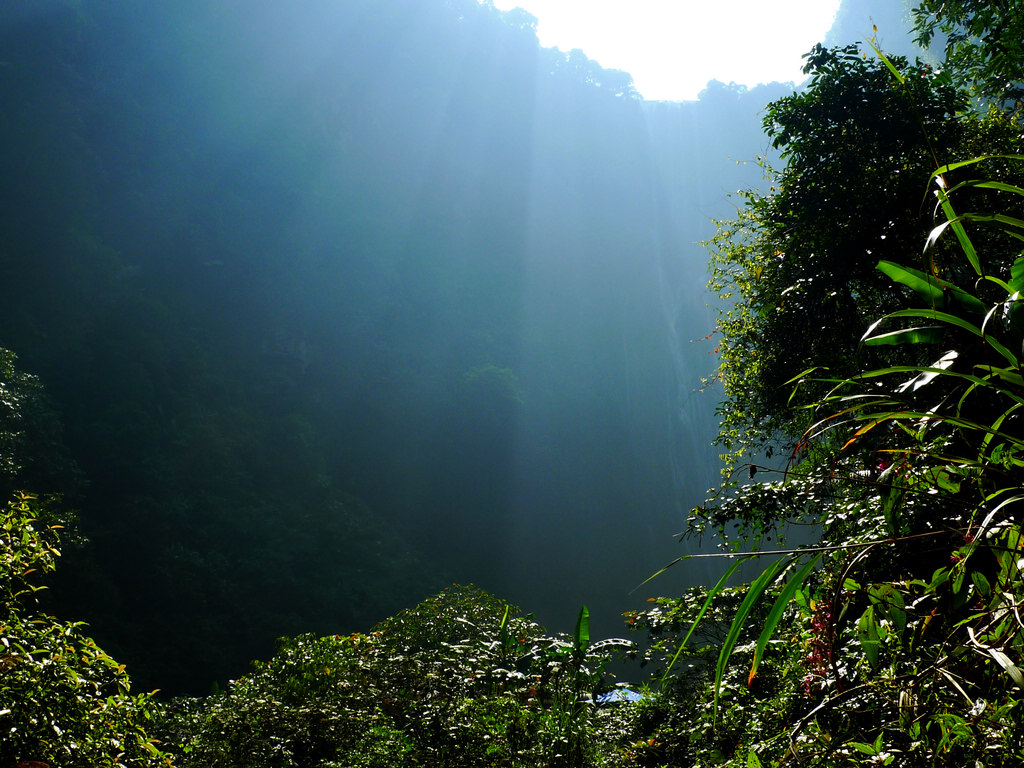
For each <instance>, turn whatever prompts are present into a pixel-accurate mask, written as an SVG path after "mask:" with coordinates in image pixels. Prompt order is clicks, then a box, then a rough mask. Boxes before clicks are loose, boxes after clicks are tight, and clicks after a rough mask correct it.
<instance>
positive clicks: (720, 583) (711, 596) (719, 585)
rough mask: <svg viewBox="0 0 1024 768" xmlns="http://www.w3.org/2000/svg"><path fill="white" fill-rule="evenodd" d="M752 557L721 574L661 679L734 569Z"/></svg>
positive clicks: (734, 571)
mask: <svg viewBox="0 0 1024 768" xmlns="http://www.w3.org/2000/svg"><path fill="white" fill-rule="evenodd" d="M753 557H756V555H750V556H748V557H744V558H743V559H741V560H737V561H736V562H735V563H733V564H732V565H731V566H729V569H728V570H727V571H726V572H725V573H724V574H722V578H720V579H719V580H718V583H717V584H715V586H714V587H712V588H711V589H710V590H709V591H708V596H707V599H706V600H705V601H704V605H702V606H701V608H700V611H698V612H697V617H696V618H695V619H694V620H693V624H691V625H690V631H689V632H687V633H686V637H684V638H683V642H681V643H680V644H679V648H678V649H677V650H676V652H675V655H673V656H672V661H671V662H669V665H668V667H667V668H666V669H665V676H664V678H663V679H667V678H668V673H669V672H671V671H672V667H674V666H675V665H676V660H677V659H678V658H679V654H681V653H682V652H683V649H684V648H685V647H686V644H687V643H688V642H689V641H690V636H691V635H692V634H693V633H694V630H696V629H697V626H698V625H699V624H700V620H701V619H703V618H704V614H705V613H707V610H708V608H710V607H711V603H712V602H713V601H714V599H715V598H716V597H718V593H719V592H721V591H722V588H723V587H725V585H726V584H727V583H728V581H729V579H731V578H732V575H733V574H734V573H736V569H737V568H739V567H740V566H741V565H742V564H743V563H745V562H747V560H750V559H752V558H753Z"/></svg>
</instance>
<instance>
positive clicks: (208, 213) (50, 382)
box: [0, 0, 768, 690]
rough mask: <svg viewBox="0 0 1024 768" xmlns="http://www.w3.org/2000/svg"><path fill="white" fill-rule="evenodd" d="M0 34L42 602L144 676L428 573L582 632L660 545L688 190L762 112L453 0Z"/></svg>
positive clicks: (698, 287)
mask: <svg viewBox="0 0 1024 768" xmlns="http://www.w3.org/2000/svg"><path fill="white" fill-rule="evenodd" d="M0 21H2V24H0V50H2V54H0V60H2V62H3V66H2V67H0V98H2V99H3V103H4V104H5V105H9V106H8V107H7V109H6V110H5V117H4V120H3V121H0V141H2V142H3V145H4V146H5V147H9V148H12V151H9V152H5V153H3V156H2V158H0V163H2V167H0V202H2V204H0V230H2V233H3V237H2V242H3V245H2V247H0V270H2V273H3V275H4V279H3V282H2V284H0V345H3V346H5V347H6V348H10V349H12V350H13V351H15V352H17V353H18V355H19V356H20V359H21V361H22V365H23V367H24V369H25V370H28V371H31V372H33V373H35V374H37V375H38V376H39V377H40V378H41V380H42V381H43V382H44V384H45V386H46V388H47V391H48V392H49V395H50V397H51V399H52V407H53V410H54V411H55V413H57V414H58V415H59V418H60V419H61V420H62V422H63V425H64V440H65V442H66V445H67V454H68V460H73V461H74V462H77V467H78V468H79V470H80V471H79V475H78V479H77V481H76V483H75V485H74V488H73V489H69V492H71V491H73V495H74V497H73V498H69V503H71V504H73V505H74V506H76V507H78V508H79V510H80V513H81V515H80V516H81V520H82V528H83V530H84V532H85V533H86V534H87V536H88V538H89V540H90V542H91V544H90V546H89V547H88V548H86V549H83V550H81V551H76V552H69V553H67V563H66V565H65V567H64V568H63V569H62V571H61V574H62V576H63V578H65V579H66V580H67V582H68V584H67V589H66V590H61V591H58V592H56V593H55V599H56V600H58V601H60V600H65V601H67V602H68V603H69V605H68V606H67V607H71V608H74V611H75V615H81V616H83V617H84V618H87V619H88V620H89V621H90V622H92V624H93V627H94V630H95V632H96V634H97V635H98V636H99V637H100V638H101V639H102V640H104V641H105V642H106V643H108V644H110V646H111V647H112V648H114V649H116V650H119V651H121V655H122V656H123V657H124V658H125V659H127V660H128V661H130V662H132V664H133V665H134V666H135V667H136V668H137V670H138V671H137V676H138V677H139V678H140V679H142V680H143V681H145V683H146V684H151V685H153V686H156V685H160V686H162V687H164V688H170V689H177V688H178V687H179V686H184V687H185V688H187V689H191V690H204V689H205V688H206V686H208V685H209V683H210V682H211V681H212V680H214V679H223V677H224V676H225V675H228V674H235V673H237V672H239V671H241V670H242V669H244V663H245V662H246V661H247V660H248V659H249V658H252V657H255V656H260V655H265V654H266V653H267V652H269V650H270V647H271V643H272V640H273V638H275V637H277V636H279V635H282V634H294V633H297V632H299V631H323V632H328V631H335V630H344V631H349V630H355V629H359V628H365V627H366V626H368V625H370V624H372V623H373V622H374V621H376V620H378V619H381V618H383V617H384V616H386V615H389V614H391V613H393V612H395V611H397V610H399V609H400V608H402V607H403V606H407V605H409V604H410V602H412V601H416V600H419V599H421V598H422V597H425V596H426V595H428V594H430V593H432V592H434V591H436V590H437V589H438V588H440V586H442V585H443V584H445V583H449V582H450V581H452V580H459V581H470V580H472V581H476V582H479V583H481V584H483V585H484V586H486V587H488V588H490V589H493V590H496V591H499V592H501V593H502V594H507V595H509V596H510V597H511V598H513V599H516V600H518V601H520V602H523V603H526V602H531V603H532V605H533V606H534V607H535V608H536V609H537V610H538V612H539V613H540V614H541V615H542V616H544V617H545V618H546V620H548V621H564V620H566V619H565V618H564V617H566V616H571V615H572V613H573V611H574V610H575V606H576V605H578V604H579V602H581V601H583V600H588V601H589V602H591V603H593V604H594V607H595V611H596V610H597V609H598V607H603V608H604V611H602V613H611V614H614V612H616V611H619V610H622V609H624V608H625V607H628V605H629V604H631V602H632V600H633V599H632V598H629V597H628V596H627V594H626V592H627V591H628V590H629V589H630V588H631V587H632V586H633V585H635V584H636V583H638V582H639V581H641V580H642V579H643V578H645V577H646V576H647V574H649V573H650V572H651V571H652V570H653V569H654V568H656V567H657V566H658V565H659V564H660V563H662V562H664V561H665V560H667V559H669V558H670V557H672V556H673V553H674V545H673V540H672V538H671V533H672V532H673V531H675V530H678V529H679V527H680V525H681V517H682V515H681V512H682V510H683V509H685V508H687V507H688V506H689V505H690V504H693V503H696V502H697V501H698V500H699V497H700V496H701V494H702V493H703V491H704V489H706V488H707V486H708V485H709V484H710V483H712V482H713V481H714V477H715V462H716V457H715V456H714V451H713V450H711V449H708V448H706V447H705V446H706V445H707V443H708V441H709V440H710V437H711V435H712V434H713V430H714V423H713V415H712V410H713V396H712V395H702V394H700V393H698V392H697V390H698V388H699V386H700V380H701V377H702V376H703V375H705V374H706V373H707V372H708V371H709V370H710V367H711V358H710V357H709V355H708V354H707V353H708V352H709V350H710V347H703V346H700V345H695V344H692V343H691V339H692V338H695V337H699V336H702V335H704V331H700V330H691V329H701V328H707V327H708V325H709V323H710V315H709V313H708V310H707V308H706V306H705V305H706V298H705V295H704V291H703V289H702V285H703V283H704V276H703V275H704V264H703V262H704V257H703V255H702V254H701V252H700V249H699V247H698V246H697V245H696V243H697V241H698V240H700V239H701V238H702V237H704V236H707V235H708V234H709V233H710V232H709V230H708V226H709V225H708V222H707V217H706V213H708V212H709V210H706V209H705V208H704V207H702V208H701V209H700V210H699V211H697V212H696V213H695V212H694V211H693V208H692V204H691V203H690V201H691V200H693V199H695V197H696V198H700V199H701V200H702V201H704V202H702V204H701V205H702V206H705V205H708V206H711V205H713V204H714V203H713V201H720V200H722V193H724V192H727V191H730V190H732V189H735V188H736V186H738V185H739V184H740V183H742V180H743V179H744V178H747V179H751V180H753V179H754V178H756V174H755V173H754V172H753V171H752V170H751V169H743V168H737V167H736V166H735V164H734V163H733V159H734V158H737V157H747V156H749V155H750V153H751V150H750V147H752V146H755V145H756V142H757V138H756V136H757V129H756V124H755V123H752V122H750V121H748V120H745V119H741V117H740V116H741V115H749V114H751V113H752V112H754V111H756V109H758V108H759V106H760V105H761V104H762V103H763V102H764V101H765V100H767V98H768V96H767V95H766V94H762V93H761V92H759V91H758V92H749V93H747V92H745V91H744V90H743V89H730V88H727V87H724V86H721V85H720V84H719V85H717V86H714V87H713V88H712V89H711V90H709V91H708V94H707V98H708V100H707V103H706V104H705V102H703V101H702V102H697V103H693V104H684V105H664V106H662V107H656V108H655V107H653V106H652V105H644V104H643V103H642V102H641V101H640V100H639V99H638V98H637V97H636V96H635V94H634V93H633V91H632V88H631V85H630V81H629V77H628V75H626V74H625V73H621V72H611V71H606V70H603V69H601V68H600V67H599V66H597V65H596V64H595V63H594V62H592V61H590V60H588V59H587V58H586V57H585V56H583V55H582V54H580V53H579V52H573V53H571V54H565V53H562V52H559V51H554V50H546V49H542V48H540V46H539V45H538V43H537V39H536V35H535V32H534V29H533V21H532V20H531V18H529V17H527V16H524V15H522V14H515V13H511V14H502V13H500V12H498V11H496V10H495V9H494V8H492V7H489V6H487V5H480V4H478V3H476V2H464V3H453V2H442V1H441V0H437V1H436V2H419V1H418V0H417V1H416V2H411V1H410V2H401V1H400V0H387V2H333V1H332V2H328V1H326V0H325V2H322V3H319V4H317V5H316V7H315V8H306V7H299V6H295V5H290V4H283V3H277V2H259V3H255V4H253V3H249V4H246V5H245V6H241V5H239V4H237V3H232V2H226V1H221V0H217V1H216V2H201V3H200V2H182V3H152V4H147V5H144V6H140V5H138V4H136V3H127V2H120V1H119V0H106V1H100V0H97V1H96V2H88V3H82V4H72V3H65V2H55V3H50V4H48V5H47V6H46V7H45V8H43V7H40V6H32V7H31V8H30V7H28V6H18V5H10V6H7V7H5V8H4V9H3V11H2V12H0ZM704 125H716V126H719V128H716V129H715V131H714V137H715V138H714V142H715V144H714V146H713V147H712V146H709V145H708V144H707V141H706V140H705V139H704V138H703V137H704V136H705V134H707V131H705V130H704V129H703V128H702V126H704ZM721 125H732V126H736V127H735V128H734V129H732V128H731V129H729V130H721V128H720V126H721ZM698 157H700V158H704V157H707V158H712V157H714V158H718V159H717V160H716V161H715V162H718V163H720V164H721V174H719V171H718V170H717V169H713V168H712V167H711V165H710V164H707V165H706V167H705V169H704V170H705V171H706V173H705V172H688V173H687V174H686V175H685V177H684V176H680V175H679V174H678V173H677V172H676V171H675V169H676V168H678V167H686V166H688V165H689V166H692V165H693V163H694V162H695V158H698ZM709 162H710V161H709ZM703 179H713V181H708V182H705V181H702V180H703ZM705 184H707V185H709V186H707V187H705V186H704V185H705ZM691 193H692V194H691ZM623 552H628V553H631V554H630V556H629V557H623V556H622V553H623ZM552 584H554V585H557V587H556V588H554V589H552V588H551V585H552ZM61 596H63V597H61ZM531 598H533V599H532V600H531Z"/></svg>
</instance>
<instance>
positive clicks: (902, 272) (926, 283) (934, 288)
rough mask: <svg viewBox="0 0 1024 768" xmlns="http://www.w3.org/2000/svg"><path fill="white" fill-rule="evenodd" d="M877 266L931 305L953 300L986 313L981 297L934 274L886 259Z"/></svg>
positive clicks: (979, 312) (970, 309) (972, 310)
mask: <svg viewBox="0 0 1024 768" xmlns="http://www.w3.org/2000/svg"><path fill="white" fill-rule="evenodd" d="M876 268H877V269H878V270H879V271H881V272H884V273H885V274H886V275H888V276H889V277H890V278H891V279H892V281H893V282H896V283H900V284H901V285H905V286H907V287H908V288H910V289H912V290H913V291H914V292H915V293H917V294H918V295H919V296H920V297H921V298H922V299H924V300H925V302H927V303H928V304H929V306H933V307H935V306H945V305H946V303H947V302H948V301H953V302H955V303H956V304H959V305H960V306H962V307H963V308H964V309H967V310H969V311H971V312H975V313H977V314H982V315H983V314H985V311H986V307H985V305H984V304H983V303H982V301H981V300H980V299H978V298H977V297H976V296H972V295H971V294H969V293H968V292H967V291H965V290H963V289H962V288H960V287H958V286H956V285H953V284H952V283H950V282H947V281H945V280H941V279H939V278H937V277H935V276H934V275H929V274H926V273H924V272H921V271H919V270H917V269H912V268H911V267H906V266H903V265H902V264H896V263H894V262H891V261H884V260H883V261H879V262H878V265H877V267H876Z"/></svg>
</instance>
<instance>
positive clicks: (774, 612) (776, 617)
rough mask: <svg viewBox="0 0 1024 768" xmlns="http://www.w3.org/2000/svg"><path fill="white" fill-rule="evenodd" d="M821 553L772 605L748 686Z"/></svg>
mask: <svg viewBox="0 0 1024 768" xmlns="http://www.w3.org/2000/svg"><path fill="white" fill-rule="evenodd" d="M821 557H822V556H821V555H818V556H817V557H812V558H811V559H810V560H809V561H808V562H807V564H806V565H804V567H803V568H801V569H800V570H799V571H797V572H796V574H795V575H794V576H793V578H791V579H790V580H789V581H787V582H786V586H785V587H783V588H782V592H780V593H779V596H778V597H777V598H776V599H775V603H774V604H773V605H772V609H771V611H769V613H768V618H767V619H765V622H764V629H763V630H761V636H760V637H759V638H757V645H756V646H755V647H754V661H753V663H752V664H751V665H750V675H749V676H748V677H747V686H748V687H749V686H750V684H751V683H752V682H754V675H756V674H757V665H758V664H760V662H761V657H762V656H763V655H764V649H765V647H766V646H767V645H768V641H769V640H771V638H772V635H773V634H774V633H775V627H777V626H778V624H779V621H780V620H781V619H782V614H783V613H784V612H785V610H786V606H788V605H789V603H790V601H791V600H792V599H793V595H794V594H795V593H796V591H797V590H798V589H799V588H800V586H801V585H802V584H803V583H804V581H806V580H807V576H808V574H809V573H810V572H811V571H812V570H813V569H814V566H816V565H817V564H818V561H819V560H821Z"/></svg>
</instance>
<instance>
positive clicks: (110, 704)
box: [0, 495, 167, 768]
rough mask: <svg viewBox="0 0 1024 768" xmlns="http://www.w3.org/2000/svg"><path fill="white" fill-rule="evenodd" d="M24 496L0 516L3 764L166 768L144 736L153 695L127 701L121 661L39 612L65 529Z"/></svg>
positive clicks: (78, 629)
mask: <svg viewBox="0 0 1024 768" xmlns="http://www.w3.org/2000/svg"><path fill="white" fill-rule="evenodd" d="M50 518H52V514H51V513H49V512H48V510H46V508H45V507H44V506H41V505H40V503H39V501H38V500H36V499H34V498H32V497H30V496H25V495H19V496H18V498H16V499H15V500H13V501H11V502H9V503H8V504H7V505H6V506H5V507H4V509H3V510H2V511H0V616H2V618H0V645H2V646H3V647H2V649H0V670H2V672H0V734H2V736H0V764H3V765H60V766H67V767H68V768H95V767H96V766H104V767H107V768H143V767H144V766H151V767H152V766H160V765H166V764H167V758H166V756H165V755H162V753H161V752H160V751H159V750H158V749H157V747H156V746H155V745H154V743H153V741H152V739H150V737H149V736H148V735H147V733H146V728H148V727H149V725H150V722H149V721H150V719H151V717H152V713H153V710H154V704H153V700H152V695H150V694H141V695H139V694H134V695H133V694H132V693H131V689H130V683H129V679H128V675H127V674H126V672H125V668H124V665H123V664H119V663H117V662H116V661H115V660H114V659H112V658H111V657H110V656H108V655H107V654H106V653H104V652H103V651H102V650H101V649H100V648H98V647H97V646H96V643H95V642H93V640H92V639H91V638H89V637H88V636H87V635H86V634H85V631H84V625H83V624H81V623H80V622H64V621H60V620H58V619H56V618H54V617H52V616H50V615H48V614H46V613H44V612H42V611H41V610H40V609H39V607H38V605H37V600H36V595H37V593H38V592H39V590H41V589H43V586H42V585H41V583H40V577H42V576H44V575H45V574H47V573H50V572H51V571H53V570H54V568H55V567H56V561H57V558H58V557H59V555H60V551H59V549H58V546H59V536H58V534H59V531H60V529H61V528H62V526H61V525H59V524H56V523H53V522H52V519H50Z"/></svg>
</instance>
